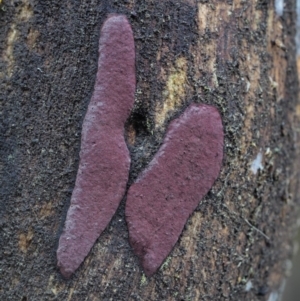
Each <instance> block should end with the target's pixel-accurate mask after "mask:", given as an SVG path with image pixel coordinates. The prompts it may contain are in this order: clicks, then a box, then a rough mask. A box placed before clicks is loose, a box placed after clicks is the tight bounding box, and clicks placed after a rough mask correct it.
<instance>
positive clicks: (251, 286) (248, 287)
mask: <svg viewBox="0 0 300 301" xmlns="http://www.w3.org/2000/svg"><path fill="white" fill-rule="evenodd" d="M252 288H253V284H252V281H251V280H249V281H247V283H246V286H245V292H249V291H250V290H251V289H252Z"/></svg>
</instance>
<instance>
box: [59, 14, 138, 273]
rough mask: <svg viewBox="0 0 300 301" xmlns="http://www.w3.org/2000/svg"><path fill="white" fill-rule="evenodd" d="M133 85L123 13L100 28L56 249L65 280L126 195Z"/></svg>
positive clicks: (132, 59)
mask: <svg viewBox="0 0 300 301" xmlns="http://www.w3.org/2000/svg"><path fill="white" fill-rule="evenodd" d="M135 87H136V79H135V50H134V39H133V33H132V29H131V26H130V24H129V22H128V20H127V19H126V17H125V16H123V15H111V16H109V18H108V19H107V20H106V21H105V22H104V24H103V26H102V29H101V34H100V41H99V60H98V71H97V76H96V82H95V87H94V92H93V95H92V99H91V101H90V104H89V106H88V110H87V113H86V116H85V118H84V121H83V127H82V135H81V150H80V163H79V169H78V173H77V178H76V183H75V188H74V190H73V193H72V197H71V204H70V208H69V210H68V213H67V218H66V222H65V227H64V230H63V233H62V235H61V237H60V239H59V246H58V249H57V261H58V263H57V264H58V267H59V268H60V271H61V273H62V275H63V276H64V277H66V278H69V277H70V276H71V275H72V273H73V272H74V271H75V270H76V269H77V268H78V267H79V265H80V264H81V263H82V262H83V260H84V258H85V257H86V256H87V255H88V253H89V251H90V250H91V248H92V246H93V245H94V243H95V241H96V240H97V238H98V237H99V236H100V234H101V233H102V231H103V230H104V229H105V227H106V226H107V224H108V223H109V222H110V220H111V218H112V216H113V215H114V213H115V212H116V210H117V208H118V206H119V204H120V201H121V199H122V197H123V196H124V193H125V189H126V184H127V181H128V174H129V168H130V155H129V151H128V148H127V145H126V143H125V139H124V124H125V122H126V120H127V118H128V116H129V114H130V111H131V109H132V107H133V103H134V93H135Z"/></svg>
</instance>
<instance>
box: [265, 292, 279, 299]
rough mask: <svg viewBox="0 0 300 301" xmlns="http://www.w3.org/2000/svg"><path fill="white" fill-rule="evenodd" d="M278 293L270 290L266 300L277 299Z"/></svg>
mask: <svg viewBox="0 0 300 301" xmlns="http://www.w3.org/2000/svg"><path fill="white" fill-rule="evenodd" d="M278 298H279V294H278V293H277V292H272V293H271V294H270V296H269V298H268V301H277V300H278Z"/></svg>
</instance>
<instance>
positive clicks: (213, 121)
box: [125, 104, 224, 276]
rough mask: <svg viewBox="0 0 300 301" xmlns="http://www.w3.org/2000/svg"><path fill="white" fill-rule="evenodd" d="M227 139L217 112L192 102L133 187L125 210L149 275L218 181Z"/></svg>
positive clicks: (132, 238)
mask: <svg viewBox="0 0 300 301" xmlns="http://www.w3.org/2000/svg"><path fill="white" fill-rule="evenodd" d="M223 141H224V134H223V126H222V121H221V116H220V114H219V112H218V110H217V109H216V108H215V107H212V106H208V105H197V104H192V105H190V106H189V107H188V108H187V109H186V111H185V112H184V113H183V115H181V116H180V117H179V118H178V119H175V120H173V121H172V122H171V124H170V126H169V128H168V130H167V133H166V136H165V139H164V141H163V144H162V146H161V148H160V149H159V151H158V152H157V153H156V155H155V157H154V159H153V160H152V161H151V163H150V164H149V167H148V168H147V169H146V170H145V171H144V172H143V173H142V174H141V176H140V177H139V178H138V179H137V180H136V182H135V183H134V184H133V185H132V186H131V187H130V189H129V191H128V195H127V201H126V209H125V214H126V221H127V225H128V229H129V240H130V244H131V246H132V248H133V250H134V252H135V253H136V254H137V256H138V257H139V259H140V261H141V264H142V266H143V269H144V271H145V273H146V275H148V276H151V275H152V274H153V273H155V272H156V270H157V269H158V268H159V267H160V265H161V264H162V262H163V261H164V259H165V258H166V257H167V256H168V254H169V253H170V251H171V250H172V248H173V247H174V245H175V243H176V242H177V240H178V238H179V236H180V234H181V232H182V230H183V227H184V225H185V223H186V221H187V219H188V218H189V216H190V215H191V214H192V213H193V211H194V210H195V209H196V207H197V205H198V204H199V201H200V200H201V199H202V198H203V197H204V196H205V195H206V193H207V192H208V191H209V189H210V188H211V187H212V185H213V184H214V182H215V180H216V179H217V177H218V175H219V172H220V169H221V165H222V160H223Z"/></svg>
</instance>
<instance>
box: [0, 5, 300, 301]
mask: <svg viewBox="0 0 300 301" xmlns="http://www.w3.org/2000/svg"><path fill="white" fill-rule="evenodd" d="M0 3H1V4H0V27H1V31H0V50H1V62H0V66H1V70H0V90H1V96H0V97H1V102H0V114H1V115H0V126H1V128H0V130H1V133H0V139H1V141H0V158H1V159H0V172H1V174H0V176H1V180H0V181H1V184H0V198H1V205H0V209H1V219H0V223H1V235H0V239H1V261H0V265H1V268H0V274H1V277H0V296H1V298H0V299H1V300H22V301H25V300H28V301H29V300H80V301H81V300H92V301H94V300H186V301H187V300H267V299H268V298H269V296H270V294H273V295H276V294H277V293H278V292H279V291H280V289H281V287H282V283H283V280H284V277H285V273H286V270H287V264H286V263H287V262H288V261H287V259H288V258H290V256H291V255H292V247H291V241H292V236H293V233H294V228H295V227H296V213H297V208H298V205H297V198H296V197H297V193H299V191H297V189H298V188H297V179H298V178H299V174H298V170H299V167H300V166H299V160H298V159H299V157H298V152H299V151H297V149H298V150H299V149H300V143H299V142H300V137H299V118H300V104H299V103H298V100H297V99H298V95H297V93H298V80H297V76H296V74H297V73H296V61H295V48H294V35H295V26H294V24H295V13H294V11H295V10H294V6H295V3H294V1H292V0H287V1H286V6H285V12H284V14H283V17H282V18H278V17H277V16H276V14H275V13H274V4H273V2H272V1H267V0H256V1H254V0H251V1H242V0H232V1H223V0H222V1H221V0H220V1H217V0H212V1H205V0H203V1H201V0H200V1H194V0H185V1H184V0H182V1H158V0H153V1H146V0H140V1H133V0H127V1H126V0H118V1H111V0H102V1H100V0H90V1H79V0H73V1H71V0H66V1H58V0H53V1H38V0H23V1H17V0H11V1H9V0H4V1H2V2H1V1H0ZM109 13H122V14H125V15H126V16H127V17H128V19H129V20H130V22H131V25H132V27H133V31H134V37H135V44H136V55H137V57H136V68H137V91H136V99H135V107H134V110H133V112H132V114H131V117H130V118H129V120H128V122H127V127H126V139H127V144H128V146H129V149H130V152H131V158H132V164H131V172H130V179H129V183H128V187H129V185H130V184H131V183H132V182H133V180H134V179H136V177H137V176H138V174H139V173H140V172H141V171H142V170H143V169H144V168H145V167H146V166H147V164H148V162H149V161H150V160H151V158H152V157H153V155H154V154H155V152H156V151H157V149H158V148H159V145H160V143H161V142H162V139H163V136H164V133H165V129H166V126H167V125H168V124H169V122H170V120H172V119H173V118H174V117H176V116H178V115H179V114H181V113H182V112H183V110H184V109H185V108H186V107H187V106H188V105H189V104H190V103H191V102H196V103H206V104H211V105H214V106H217V107H218V109H219V111H220V112H221V114H222V118H223V124H224V130H225V150H224V151H225V153H224V156H225V160H224V165H223V168H222V171H221V175H220V177H219V179H218V180H217V181H216V183H215V185H214V186H213V188H212V189H211V191H210V192H209V193H208V195H207V196H206V197H205V199H204V201H203V202H201V204H200V205H199V206H198V208H197V210H196V211H195V212H194V213H193V215H192V216H191V218H190V219H189V221H188V222H187V224H186V226H185V229H184V231H183V233H182V235H181V237H180V240H179V241H178V243H177V244H176V245H175V247H174V249H173V251H172V252H171V254H170V256H169V257H168V258H167V260H166V261H165V263H164V264H163V265H162V267H161V268H160V270H159V271H158V272H157V273H156V274H155V275H154V276H153V277H151V278H147V277H146V276H145V275H144V274H143V273H142V269H141V267H140V266H139V264H138V260H137V258H136V257H135V256H134V254H133V252H132V250H131V248H130V245H129V242H128V232H127V227H126V223H125V216H124V203H125V200H123V202H122V204H121V206H120V208H119V209H118V211H117V213H116V214H115V216H114V218H113V220H112V222H111V223H110V224H109V226H108V227H107V229H106V230H105V231H104V233H103V234H102V235H101V236H100V238H99V239H98V241H97V242H96V244H95V246H94V247H93V249H92V251H91V252H90V254H89V255H88V257H87V258H86V260H85V261H84V263H83V264H82V266H81V267H80V268H79V269H78V270H77V272H76V273H75V274H74V276H73V277H72V278H71V279H70V280H64V279H63V278H62V277H61V275H60V273H59V271H58V269H57V267H56V256H55V252H56V249H57V244H58V237H59V235H60V233H61V231H62V227H63V224H64V221H65V217H66V211H67V208H68V207H69V204H70V197H71V192H72V189H73V188H74V184H75V178H76V173H77V168H78V158H79V148H80V133H81V126H82V122H83V118H84V115H85V112H86V110H87V106H88V103H89V101H90V99H91V96H92V91H93V86H94V82H95V77H96V72H97V59H98V41H99V29H100V27H101V24H102V23H103V21H104V19H105V18H106V17H107V15H108V14H109ZM260 157H262V162H259V158H260ZM256 158H257V159H258V161H255V162H256V163H257V164H252V163H253V161H254V160H255V159H256ZM257 167H260V168H259V169H258V170H257ZM261 167H263V169H261ZM256 171H257V172H256ZM250 284H251V285H252V288H251V289H249V288H250V287H251V285H250ZM246 288H248V289H249V290H248V291H246V290H245V289H246Z"/></svg>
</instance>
